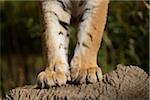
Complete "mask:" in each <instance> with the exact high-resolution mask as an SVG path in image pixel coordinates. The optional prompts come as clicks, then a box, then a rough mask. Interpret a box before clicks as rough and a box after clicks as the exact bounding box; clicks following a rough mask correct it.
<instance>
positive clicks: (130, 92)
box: [3, 64, 149, 100]
mask: <svg viewBox="0 0 150 100" xmlns="http://www.w3.org/2000/svg"><path fill="white" fill-rule="evenodd" d="M35 87H36V86H33V85H31V86H24V87H18V88H15V89H12V90H10V91H9V93H8V94H7V95H6V96H5V97H4V98H3V99H4V100H89V99H90V100H149V76H148V74H147V73H146V72H144V71H143V70H142V69H140V68H139V67H136V66H124V65H121V64H120V65H118V66H117V68H116V70H114V71H112V72H110V73H107V74H105V75H104V77H103V80H102V81H101V82H97V83H95V84H82V85H74V84H66V85H63V86H61V87H51V88H49V89H37V88H35Z"/></svg>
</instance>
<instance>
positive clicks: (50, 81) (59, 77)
mask: <svg viewBox="0 0 150 100" xmlns="http://www.w3.org/2000/svg"><path fill="white" fill-rule="evenodd" d="M66 81H67V76H66V75H65V73H64V72H61V71H59V72H56V71H50V70H45V71H43V72H40V73H39V75H38V77H37V85H38V87H40V88H45V87H46V88H48V87H50V86H61V85H63V84H66Z"/></svg>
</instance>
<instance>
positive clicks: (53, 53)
mask: <svg viewBox="0 0 150 100" xmlns="http://www.w3.org/2000/svg"><path fill="white" fill-rule="evenodd" d="M41 2H42V11H43V19H44V26H45V32H44V33H43V34H42V44H43V53H44V57H45V61H46V62H45V64H46V65H45V66H46V69H45V71H42V72H40V73H39V74H38V76H37V85H38V87H41V88H44V87H50V86H56V85H59V86H60V85H62V84H65V83H66V81H67V79H69V77H70V75H69V64H68V59H67V48H68V38H69V37H68V32H67V29H68V25H69V24H70V18H71V15H70V14H69V12H67V11H65V10H64V9H63V7H62V2H57V1H56V0H46V1H41Z"/></svg>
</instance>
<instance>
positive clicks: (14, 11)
mask: <svg viewBox="0 0 150 100" xmlns="http://www.w3.org/2000/svg"><path fill="white" fill-rule="evenodd" d="M147 4H148V2H147ZM70 29H71V33H75V32H77V30H76V29H74V28H73V27H70ZM40 30H41V26H40V17H39V4H38V2H36V1H0V78H1V79H0V88H1V89H0V95H1V96H2V95H4V93H7V92H8V90H9V89H12V88H15V87H18V86H23V85H24V84H34V83H35V81H36V76H37V74H38V73H39V72H40V71H41V70H42V69H44V66H43V59H42V48H41V40H40V32H41V31H40ZM75 42H76V39H75V36H74V34H71V38H70V44H69V46H70V49H69V59H70V58H71V56H72V55H73V49H74V47H75ZM119 63H121V64H124V65H136V66H139V67H141V68H142V69H144V70H145V71H146V72H149V70H148V69H149V10H148V7H147V6H146V4H144V3H143V2H142V1H140V0H139V1H120V2H119V1H111V3H110V5H109V13H108V20H107V25H106V28H105V34H104V37H103V41H102V46H101V48H100V52H99V53H98V64H99V65H100V66H101V67H102V70H103V72H104V73H107V72H110V71H112V70H113V69H115V67H116V65H117V64H119Z"/></svg>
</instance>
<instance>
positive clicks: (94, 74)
mask: <svg viewBox="0 0 150 100" xmlns="http://www.w3.org/2000/svg"><path fill="white" fill-rule="evenodd" d="M71 80H72V81H73V82H75V83H79V84H82V83H96V82H99V81H101V80H102V71H101V69H100V68H99V67H89V68H82V67H81V68H79V67H76V68H72V69H71Z"/></svg>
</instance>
